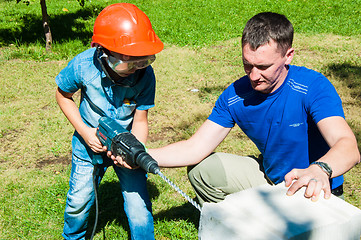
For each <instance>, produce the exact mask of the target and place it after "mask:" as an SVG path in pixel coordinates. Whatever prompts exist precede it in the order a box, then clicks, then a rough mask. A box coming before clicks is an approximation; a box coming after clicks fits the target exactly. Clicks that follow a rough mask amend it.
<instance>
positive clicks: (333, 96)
mask: <svg viewBox="0 0 361 240" xmlns="http://www.w3.org/2000/svg"><path fill="white" fill-rule="evenodd" d="M308 95H309V96H308V102H307V105H308V110H309V113H310V115H311V116H312V118H313V120H314V121H315V123H318V122H319V121H321V120H322V119H325V118H327V117H332V116H340V117H343V118H344V117H345V115H344V112H343V108H342V101H341V98H340V96H339V95H338V93H337V91H336V89H335V87H334V86H333V85H332V84H331V82H330V81H329V80H328V79H327V78H326V77H324V76H323V75H322V74H319V76H318V77H317V78H315V80H314V82H313V83H312V84H311V85H310V88H309V93H308Z"/></svg>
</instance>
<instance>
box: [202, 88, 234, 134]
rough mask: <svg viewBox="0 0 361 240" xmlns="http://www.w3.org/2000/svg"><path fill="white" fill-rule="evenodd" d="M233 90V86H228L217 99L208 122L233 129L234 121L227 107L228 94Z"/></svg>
mask: <svg viewBox="0 0 361 240" xmlns="http://www.w3.org/2000/svg"><path fill="white" fill-rule="evenodd" d="M232 88H233V84H232V85H231V86H229V87H228V88H227V89H226V90H225V91H224V92H223V93H222V94H221V95H220V96H219V98H218V99H217V101H216V103H215V106H214V107H213V110H212V113H211V115H209V117H208V120H210V121H212V122H214V123H217V124H219V125H221V126H222V127H226V128H232V127H234V124H235V121H234V120H233V118H232V114H231V113H230V110H229V106H228V99H229V97H228V96H229V93H230V92H231V89H232Z"/></svg>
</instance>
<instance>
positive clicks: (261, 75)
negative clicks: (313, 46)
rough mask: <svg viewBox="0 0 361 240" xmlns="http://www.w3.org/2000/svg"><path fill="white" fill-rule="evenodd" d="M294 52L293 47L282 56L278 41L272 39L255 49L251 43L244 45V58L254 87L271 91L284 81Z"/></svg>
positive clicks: (263, 90) (244, 63) (265, 91)
mask: <svg viewBox="0 0 361 240" xmlns="http://www.w3.org/2000/svg"><path fill="white" fill-rule="evenodd" d="M293 54H294V50H293V48H290V49H288V50H287V53H286V55H285V56H282V54H281V53H280V51H279V50H278V49H277V43H275V42H274V41H273V40H271V41H270V42H269V43H267V44H265V45H262V46H260V47H259V48H257V49H256V50H255V51H253V50H252V49H251V48H250V46H249V44H246V45H245V46H244V47H243V51H242V58H243V65H244V70H245V72H246V74H247V75H248V77H249V79H250V81H251V85H252V88H253V89H254V90H256V91H259V92H261V93H271V92H273V91H275V90H276V89H277V88H279V87H280V86H281V85H282V83H283V82H284V80H285V78H286V76H287V73H288V69H287V65H289V64H290V63H291V61H292V58H293Z"/></svg>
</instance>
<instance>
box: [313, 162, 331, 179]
mask: <svg viewBox="0 0 361 240" xmlns="http://www.w3.org/2000/svg"><path fill="white" fill-rule="evenodd" d="M312 164H316V165H317V166H319V167H320V168H321V169H322V171H324V172H325V173H326V174H327V175H328V177H329V178H331V176H332V168H331V167H330V165H328V164H327V163H325V162H313V163H311V165H312Z"/></svg>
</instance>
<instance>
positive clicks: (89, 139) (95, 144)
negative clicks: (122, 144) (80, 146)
mask: <svg viewBox="0 0 361 240" xmlns="http://www.w3.org/2000/svg"><path fill="white" fill-rule="evenodd" d="M96 132H97V129H96V128H89V129H88V130H87V131H86V133H85V134H83V135H82V137H83V139H84V141H85V142H86V144H87V145H88V146H89V147H90V149H91V150H92V151H93V152H95V153H101V152H105V151H106V150H107V147H106V146H103V144H102V143H101V142H100V140H99V138H98V137H97V135H96Z"/></svg>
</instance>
